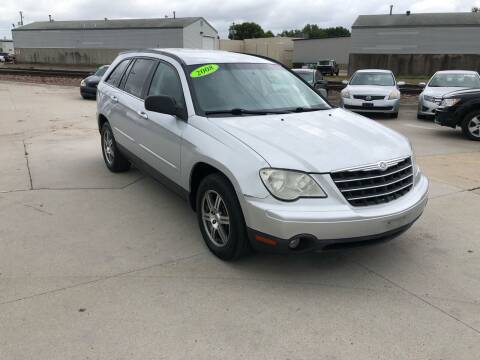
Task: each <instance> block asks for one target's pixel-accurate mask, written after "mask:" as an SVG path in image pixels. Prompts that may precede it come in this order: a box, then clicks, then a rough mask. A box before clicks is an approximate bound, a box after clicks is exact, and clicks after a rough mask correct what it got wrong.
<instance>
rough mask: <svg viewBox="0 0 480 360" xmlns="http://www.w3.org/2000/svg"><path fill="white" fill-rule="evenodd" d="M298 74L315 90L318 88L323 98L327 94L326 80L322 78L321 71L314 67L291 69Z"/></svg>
mask: <svg viewBox="0 0 480 360" xmlns="http://www.w3.org/2000/svg"><path fill="white" fill-rule="evenodd" d="M293 72H295V73H296V74H297V75H298V76H300V77H301V78H302V79H303V80H305V81H306V82H307V83H309V84H310V85H311V86H312V87H313V88H314V89H315V90H318V91H319V92H320V94H322V96H323V97H324V98H326V97H327V95H328V90H327V86H328V81H327V80H324V78H323V75H322V73H321V72H320V71H319V70H315V69H293Z"/></svg>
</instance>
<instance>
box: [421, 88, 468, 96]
mask: <svg viewBox="0 0 480 360" xmlns="http://www.w3.org/2000/svg"><path fill="white" fill-rule="evenodd" d="M464 89H465V88H461V87H427V88H426V89H425V90H423V95H428V96H433V97H442V96H443V95H445V94H448V93H450V92H452V91H457V90H464Z"/></svg>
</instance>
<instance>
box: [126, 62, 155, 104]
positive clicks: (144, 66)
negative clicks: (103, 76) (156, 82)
mask: <svg viewBox="0 0 480 360" xmlns="http://www.w3.org/2000/svg"><path fill="white" fill-rule="evenodd" d="M154 65H155V61H153V60H149V59H137V60H135V63H134V64H133V65H132V67H131V69H130V72H129V73H128V77H127V81H126V82H125V86H124V90H125V91H126V92H128V93H130V94H132V95H133V96H136V97H138V98H142V95H143V94H142V93H143V89H144V87H145V83H146V81H147V79H148V77H149V75H150V72H151V71H152V69H153V66H154Z"/></svg>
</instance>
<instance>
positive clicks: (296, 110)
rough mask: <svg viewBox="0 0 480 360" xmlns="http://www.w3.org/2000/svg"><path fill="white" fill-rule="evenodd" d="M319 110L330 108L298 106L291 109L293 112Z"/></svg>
mask: <svg viewBox="0 0 480 360" xmlns="http://www.w3.org/2000/svg"><path fill="white" fill-rule="evenodd" d="M319 110H328V108H304V107H301V106H299V107H297V108H295V109H292V110H290V111H291V112H296V113H299V112H307V111H319Z"/></svg>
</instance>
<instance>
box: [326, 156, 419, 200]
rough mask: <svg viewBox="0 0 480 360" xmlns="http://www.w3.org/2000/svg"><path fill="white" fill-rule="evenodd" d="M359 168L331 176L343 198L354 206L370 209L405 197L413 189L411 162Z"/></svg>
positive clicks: (403, 160) (405, 160)
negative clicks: (368, 207)
mask: <svg viewBox="0 0 480 360" xmlns="http://www.w3.org/2000/svg"><path fill="white" fill-rule="evenodd" d="M383 165H384V166H385V169H381V168H379V166H380V165H373V166H367V167H365V168H362V169H353V170H345V171H337V172H333V173H331V174H330V175H331V177H332V180H333V181H334V182H335V184H336V185H337V187H338V189H339V190H340V191H341V193H342V194H343V196H344V197H345V199H347V201H348V202H349V203H350V204H352V205H353V206H369V205H377V204H383V203H387V202H390V201H392V200H395V199H398V198H399V197H401V196H403V195H405V194H406V193H407V192H409V191H410V189H411V188H412V186H413V167H412V159H411V158H410V157H408V158H406V159H400V160H397V161H386V162H384V163H383Z"/></svg>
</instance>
